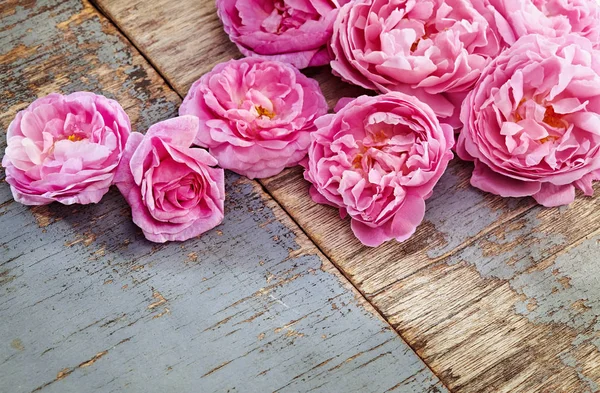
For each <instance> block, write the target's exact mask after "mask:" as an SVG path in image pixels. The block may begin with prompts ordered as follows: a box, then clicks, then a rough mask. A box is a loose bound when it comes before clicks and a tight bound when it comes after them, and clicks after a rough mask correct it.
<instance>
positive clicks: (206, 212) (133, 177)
mask: <svg viewBox="0 0 600 393" xmlns="http://www.w3.org/2000/svg"><path fill="white" fill-rule="evenodd" d="M197 129H198V119H197V118H196V117H194V116H182V117H178V118H175V119H170V120H165V121H163V122H160V123H157V124H154V125H153V126H152V127H150V128H149V129H148V132H147V133H146V135H142V134H139V133H132V134H131V136H130V138H129V141H128V142H127V146H126V148H125V153H124V155H123V160H122V161H121V164H120V165H119V167H118V169H117V173H116V176H115V184H116V185H117V187H118V188H119V191H121V194H123V196H124V197H125V199H126V200H127V203H129V205H130V206H131V214H132V216H133V222H134V223H135V224H136V225H137V226H139V227H140V228H142V231H143V232H144V236H146V239H148V240H150V241H153V242H158V243H164V242H166V241H168V240H181V241H183V240H187V239H189V238H192V237H194V236H198V235H200V234H201V233H203V232H206V231H208V230H209V229H212V228H214V227H215V226H217V225H219V224H220V223H221V221H222V220H223V209H224V200H225V185H224V184H225V183H224V171H223V170H222V169H220V168H213V167H212V166H214V165H216V164H217V160H215V159H214V157H212V156H211V155H210V154H209V153H208V152H207V151H206V150H203V149H199V148H195V149H192V148H190V145H191V144H192V142H193V140H194V136H195V135H196V130H197Z"/></svg>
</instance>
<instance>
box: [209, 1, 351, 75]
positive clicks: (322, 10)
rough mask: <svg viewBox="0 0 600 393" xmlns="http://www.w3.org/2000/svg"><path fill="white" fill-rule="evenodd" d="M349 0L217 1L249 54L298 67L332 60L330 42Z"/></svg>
mask: <svg viewBox="0 0 600 393" xmlns="http://www.w3.org/2000/svg"><path fill="white" fill-rule="evenodd" d="M347 1H348V0H277V1H260V0H217V13H218V15H219V18H221V21H222V22H223V27H224V28H225V32H226V33H227V34H229V38H230V39H231V41H233V42H234V43H235V44H236V45H237V47H238V48H239V49H240V52H242V53H243V54H244V55H245V56H257V57H262V58H265V59H268V60H278V61H283V62H286V63H291V64H293V65H294V66H296V67H298V68H305V67H312V66H319V65H324V64H327V63H328V62H329V53H328V50H327V42H328V41H329V39H330V38H331V32H332V29H333V21H334V20H335V16H336V14H337V9H338V8H339V6H340V5H342V4H345V3H346V2H347Z"/></svg>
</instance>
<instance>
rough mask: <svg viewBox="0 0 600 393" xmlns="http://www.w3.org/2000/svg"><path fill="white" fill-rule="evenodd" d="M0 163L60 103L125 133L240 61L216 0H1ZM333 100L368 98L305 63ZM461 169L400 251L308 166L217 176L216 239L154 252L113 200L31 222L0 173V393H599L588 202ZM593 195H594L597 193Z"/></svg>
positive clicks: (597, 304) (454, 169)
mask: <svg viewBox="0 0 600 393" xmlns="http://www.w3.org/2000/svg"><path fill="white" fill-rule="evenodd" d="M0 17H1V20H0V93H1V96H0V110H1V113H0V128H1V129H2V132H0V149H1V150H2V151H3V150H4V147H5V145H6V135H5V132H6V128H7V126H8V124H9V122H10V121H11V120H12V118H13V117H14V115H15V113H16V112H17V111H18V110H20V109H23V108H25V107H26V106H27V105H28V104H29V103H30V102H31V101H33V100H34V99H35V98H36V97H39V96H43V95H46V94H48V93H50V92H53V91H58V92H62V93H69V92H73V91H77V90H91V91H94V92H98V93H101V94H104V95H106V96H109V97H111V98H115V99H117V100H119V101H120V102H121V104H122V105H123V106H124V108H125V110H126V111H127V112H128V114H129V115H130V117H131V120H132V124H133V126H134V130H136V131H141V132H144V131H145V130H146V129H147V128H148V126H149V125H150V124H152V123H154V122H157V121H160V120H164V119H167V118H170V117H173V116H176V114H177V108H178V106H179V104H180V102H181V97H183V96H184V95H185V93H186V92H187V89H188V88H189V86H190V85H191V83H192V82H193V81H194V80H196V79H197V78H198V77H200V75H202V74H203V73H205V72H206V71H208V70H210V69H211V68H212V67H213V66H214V65H215V64H217V63H218V62H220V61H224V60H227V59H230V58H232V57H238V56H240V55H239V53H238V51H237V49H236V48H235V47H234V46H233V45H232V44H231V43H229V41H228V39H227V37H226V35H225V34H224V33H223V32H222V29H221V27H220V23H219V21H218V19H217V17H216V14H215V9H214V5H213V2H212V0H179V1H171V0H128V1H123V0H95V1H94V3H93V4H92V3H89V2H88V1H87V0H40V1H32V0H29V1H27V0H1V2H0ZM307 74H308V75H310V76H312V77H315V78H317V79H318V80H319V81H320V82H321V84H322V88H323V90H324V93H325V94H326V96H327V98H328V101H329V104H330V106H333V104H334V103H335V101H336V100H337V99H338V98H339V97H341V96H345V95H357V94H360V93H361V91H360V90H359V89H356V88H354V87H352V86H349V85H346V84H343V83H342V82H340V81H339V80H337V79H336V78H334V77H332V76H331V75H330V74H329V71H328V70H327V69H326V68H322V69H317V70H309V71H307ZM469 171H470V168H469V167H468V166H467V165H465V164H461V163H459V162H453V163H452V165H451V168H450V169H449V170H448V172H447V173H446V175H445V176H444V177H443V179H442V181H441V183H440V184H439V185H438V186H437V188H436V190H435V194H434V196H433V197H432V198H431V200H430V201H429V203H428V207H427V215H426V221H425V222H424V223H423V224H422V225H421V226H420V228H419V229H418V231H417V233H416V234H415V236H414V237H413V238H411V239H410V240H409V241H407V242H405V243H402V244H397V243H387V244H385V245H384V246H382V247H379V248H374V249H371V248H365V247H362V246H361V245H360V243H358V242H357V241H356V240H355V239H354V238H353V236H352V234H351V232H350V229H349V225H348V222H347V221H341V220H339V218H338V217H337V213H336V211H335V210H333V209H331V208H328V207H324V206H320V205H316V204H314V203H313V202H312V201H311V200H310V198H309V197H308V194H307V184H306V183H305V182H304V181H303V180H302V175H301V171H300V169H298V168H292V169H289V170H286V171H284V172H283V173H282V174H281V175H279V176H276V177H274V178H270V179H266V180H264V181H261V182H260V183H258V182H255V181H249V180H247V179H244V178H241V177H238V176H235V175H233V174H231V173H229V174H228V175H227V192H228V200H227V203H226V218H225V221H224V223H223V224H222V225H220V226H219V227H217V228H216V229H214V230H212V231H210V232H209V233H207V234H205V235H203V236H201V237H200V238H197V239H194V240H190V241H187V242H185V243H168V244H164V245H156V244H152V243H149V242H147V241H145V240H144V238H143V236H142V235H141V232H140V231H139V230H138V229H137V228H136V227H135V226H134V225H133V224H132V223H131V221H130V216H129V209H128V207H127V205H126V204H125V203H124V200H123V199H122V197H121V196H120V195H119V194H118V192H116V190H113V191H111V193H109V194H108V195H107V196H106V197H105V198H104V199H103V200H102V202H101V203H99V204H98V205H93V206H60V205H50V206H43V207H35V208H29V207H25V206H22V205H19V204H18V203H15V202H13V200H12V196H11V194H10V190H9V187H8V185H7V184H6V183H5V182H4V180H3V179H4V172H3V171H2V172H0V181H1V182H0V392H6V393H20V392H38V391H41V392H113V391H126V392H178V393H183V392H202V393H205V392H275V391H277V392H307V391H311V392H313V391H314V392H361V393H366V392H448V391H453V392H473V393H475V392H527V393H531V392H549V393H550V392H551V393H554V392H568V393H583V392H598V391H600V318H599V316H600V281H599V277H600V260H598V259H599V258H598V257H599V256H600V209H598V206H597V202H596V200H595V199H590V198H579V199H578V200H577V201H576V202H575V203H574V204H572V205H571V206H569V207H566V208H560V209H542V208H540V207H538V206H535V205H534V204H533V202H532V200H530V199H501V198H497V197H493V196H491V195H486V194H483V193H481V192H479V191H477V190H475V189H473V188H471V187H469V185H468V174H469ZM598 191H600V190H598Z"/></svg>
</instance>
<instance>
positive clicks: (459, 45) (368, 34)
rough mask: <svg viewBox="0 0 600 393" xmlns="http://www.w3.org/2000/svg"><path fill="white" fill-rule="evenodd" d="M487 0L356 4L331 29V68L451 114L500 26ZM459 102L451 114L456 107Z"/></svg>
mask: <svg viewBox="0 0 600 393" xmlns="http://www.w3.org/2000/svg"><path fill="white" fill-rule="evenodd" d="M487 5H488V4H487V1H486V0H473V1H468V0H356V1H354V2H351V3H348V4H346V5H345V6H343V7H342V8H341V9H340V11H339V13H338V16H337V19H336V21H335V24H334V33H333V37H332V42H331V49H332V52H333V54H334V57H335V59H334V60H332V61H331V67H332V69H333V71H334V73H335V74H337V75H339V76H341V77H342V78H343V79H344V80H346V81H348V82H350V83H354V84H356V85H359V86H362V87H364V88H367V89H373V90H379V91H381V92H387V91H401V92H404V93H407V94H410V95H415V96H416V97H417V98H419V99H421V100H422V101H424V102H426V103H428V104H429V105H431V107H432V108H433V110H434V111H435V112H436V114H437V115H438V116H440V117H444V118H447V117H451V116H453V115H454V117H455V119H454V120H455V121H456V120H458V111H459V110H458V108H459V106H460V103H461V101H462V99H463V98H464V96H465V95H466V92H468V91H469V90H470V89H471V88H472V87H473V85H474V84H475V82H476V81H477V79H478V78H479V75H480V74H481V70H482V69H483V68H484V67H485V66H486V64H488V63H489V62H490V61H491V59H493V58H494V57H495V56H497V55H498V54H499V53H500V51H501V50H502V49H504V48H505V47H506V45H507V44H506V43H505V42H504V40H503V38H502V35H501V33H500V31H499V28H503V29H507V27H506V26H505V24H506V21H505V20H504V19H503V18H502V17H501V16H500V15H499V14H498V13H497V12H494V10H493V9H492V8H490V7H487ZM456 104H458V106H457V107H456V110H455V105H456Z"/></svg>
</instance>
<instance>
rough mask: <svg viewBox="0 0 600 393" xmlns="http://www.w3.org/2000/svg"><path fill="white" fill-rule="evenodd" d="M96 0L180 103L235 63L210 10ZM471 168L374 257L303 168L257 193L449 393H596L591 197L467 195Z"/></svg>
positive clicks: (598, 340) (202, 5)
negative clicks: (317, 195) (318, 194)
mask: <svg viewBox="0 0 600 393" xmlns="http://www.w3.org/2000/svg"><path fill="white" fill-rule="evenodd" d="M94 1H96V2H97V3H98V4H99V6H100V7H101V8H102V9H103V10H104V12H105V13H106V14H107V15H109V17H110V18H111V19H113V20H114V21H115V23H116V24H117V25H118V26H120V28H121V29H122V30H123V31H124V32H125V34H127V35H128V36H129V37H130V38H131V39H132V41H133V42H134V43H135V44H136V45H137V47H138V48H139V49H140V50H141V51H142V52H143V53H145V55H146V56H147V57H148V58H149V59H150V61H151V62H152V63H153V64H155V65H156V67H157V69H158V70H159V72H161V73H162V74H163V75H164V76H165V77H166V78H167V79H168V80H170V81H171V83H172V85H173V86H175V88H176V90H177V91H178V92H179V93H180V94H185V93H186V90H187V88H188V87H189V85H190V84H191V83H192V82H193V81H194V80H195V79H197V78H199V77H200V76H201V75H202V74H203V73H204V72H206V71H208V70H210V69H211V68H212V67H213V66H214V65H215V64H216V63H217V62H219V61H224V60H228V59H230V58H232V57H238V56H240V54H239V53H238V52H237V49H236V48H235V47H234V46H233V45H232V44H231V43H229V41H228V39H227V36H226V35H225V34H224V33H223V32H222V29H221V28H220V27H219V21H218V19H217V16H216V14H215V9H214V5H213V2H212V1H206V2H198V1H194V0H182V1H179V2H170V1H167V0H159V1H150V0H133V1H131V2H121V1H119V0H94ZM150 27H151V28H150ZM149 31H151V32H149ZM184 46H185V47H186V48H188V50H186V51H179V50H177V48H181V47H184ZM190 48H191V50H189V49H190ZM306 73H307V74H308V75H309V76H313V77H316V78H317V79H318V80H319V81H320V82H321V86H322V89H323V92H324V93H325V96H326V97H327V99H328V103H329V105H330V107H332V106H333V104H334V103H335V102H336V100H337V99H338V98H339V97H342V96H347V95H356V94H359V93H360V91H359V90H357V89H354V88H352V87H349V86H348V85H346V84H344V83H342V82H340V81H339V80H338V79H337V78H335V77H333V76H331V75H330V74H329V71H328V70H327V68H326V67H323V68H320V69H316V70H308V71H307V72H306ZM471 169H472V168H471V166H470V165H468V164H464V163H460V162H458V161H457V160H455V161H454V162H452V163H451V166H450V168H449V170H448V171H447V173H446V174H445V175H444V177H443V178H442V180H441V182H440V184H439V185H438V186H437V187H436V189H435V192H434V196H433V197H432V198H431V199H430V200H429V201H428V203H427V213H426V217H425V222H424V223H423V224H422V225H421V226H420V227H419V229H418V231H417V233H416V234H415V236H414V237H412V238H411V239H410V240H408V241H406V242H404V243H402V244H397V243H393V242H390V243H387V244H385V245H383V246H381V247H378V248H366V247H363V246H361V244H360V243H359V242H357V241H356V240H355V238H354V237H353V235H352V233H351V231H350V228H349V221H347V220H345V221H341V220H340V219H339V216H338V214H337V212H336V211H335V210H334V209H332V208H329V207H325V206H320V205H316V204H315V203H313V202H312V201H311V200H310V198H309V196H308V193H307V189H308V186H307V183H306V182H304V181H303V180H302V175H301V170H300V169H299V168H294V169H290V170H286V171H284V172H283V173H282V174H280V175H279V176H276V177H273V178H270V179H266V180H264V181H262V183H263V185H264V186H265V188H266V189H267V190H268V191H269V193H270V194H271V195H272V196H274V197H275V199H276V200H277V201H278V202H279V203H280V204H281V205H282V206H283V207H284V209H285V210H286V211H287V212H288V213H289V214H290V215H291V216H292V217H293V218H294V220H295V221H296V222H297V223H298V224H299V225H300V226H301V227H302V228H303V230H304V231H305V232H306V233H307V234H308V235H309V237H310V238H311V239H312V240H313V241H314V242H315V243H316V244H317V245H318V247H319V248H320V249H321V250H323V251H324V253H325V254H326V255H327V256H328V257H329V258H330V260H331V261H332V262H333V263H334V264H335V265H336V266H337V267H339V268H340V269H341V270H342V271H343V273H344V274H345V275H346V276H347V277H348V278H349V279H350V280H351V281H352V283H353V284H354V285H355V286H356V287H357V288H358V289H359V290H360V291H361V292H362V293H363V294H364V295H365V296H366V297H367V298H368V299H369V301H370V302H371V303H372V304H373V305H375V307H376V308H377V309H378V310H379V311H380V312H381V313H382V315H384V316H385V317H386V318H387V319H388V321H389V322H390V323H392V324H393V326H394V327H395V328H396V329H397V331H398V332H399V333H400V334H401V336H402V337H403V338H404V339H405V340H407V342H408V343H409V344H410V345H411V346H412V347H413V348H414V349H415V350H416V351H417V353H418V354H419V355H420V356H421V357H422V358H423V359H424V360H425V361H426V362H427V363H428V364H429V366H430V367H431V368H432V369H433V370H434V372H435V373H436V374H437V375H438V376H440V377H441V379H442V381H443V382H444V383H445V384H446V385H447V386H448V387H449V388H450V389H451V390H453V391H456V392H527V393H530V392H544V393H546V392H548V393H549V392H552V393H554V392H568V393H574V392H576V393H579V392H599V391H600V320H599V317H600V282H599V277H600V221H599V218H600V217H598V215H599V214H600V213H599V212H598V202H597V199H590V198H580V199H578V200H577V201H576V202H575V203H574V204H572V205H571V206H569V207H564V208H560V209H544V208H541V207H537V206H535V205H534V203H533V201H532V200H531V199H529V198H522V199H502V198H499V197H495V196H492V195H489V194H484V193H481V192H479V191H478V190H475V189H473V188H471V187H470V186H469V182H468V178H469V174H470V171H471Z"/></svg>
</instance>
